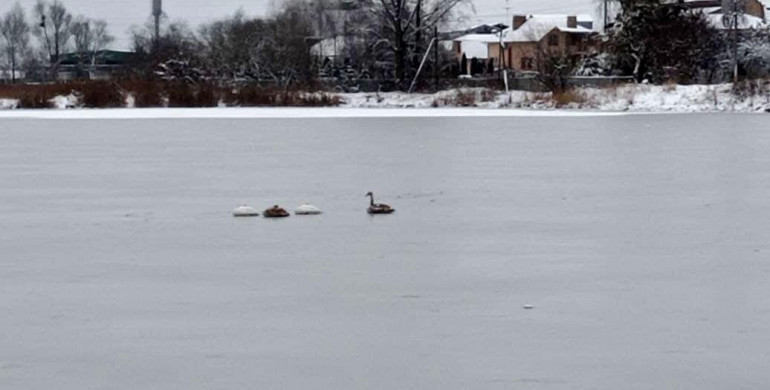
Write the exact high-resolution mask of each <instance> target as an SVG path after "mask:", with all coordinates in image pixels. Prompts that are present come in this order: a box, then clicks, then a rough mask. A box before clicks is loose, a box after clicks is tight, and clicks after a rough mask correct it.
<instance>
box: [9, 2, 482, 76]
mask: <svg viewBox="0 0 770 390" xmlns="http://www.w3.org/2000/svg"><path fill="white" fill-rule="evenodd" d="M465 1H468V0H309V1H308V0H287V1H285V2H284V3H283V4H282V5H281V6H280V8H278V9H277V10H276V11H274V12H272V13H271V14H269V15H268V16H264V17H250V16H246V15H245V14H244V13H243V12H241V11H237V12H235V13H234V14H233V15H232V16H229V17H225V18H222V19H219V20H215V21H213V22H210V23H207V24H204V25H202V26H198V27H197V28H191V27H190V26H189V25H187V24H186V23H185V22H184V21H172V20H169V19H168V18H166V17H165V15H164V18H163V23H162V27H161V29H160V35H159V36H158V37H156V36H155V28H154V25H153V24H152V23H151V22H150V21H148V22H147V23H146V24H145V25H141V26H135V27H133V28H132V29H131V31H130V41H131V44H132V51H133V52H134V53H135V55H134V56H133V58H134V60H133V62H132V64H131V76H132V77H140V78H152V77H159V78H162V79H167V80H188V81H190V82H195V81H198V80H208V81H211V80H217V81H222V82H229V81H244V82H245V81H260V80H269V81H271V82H273V83H276V84H292V83H309V82H312V81H313V80H314V79H316V78H318V77H319V75H321V76H328V77H338V78H345V77H350V78H377V79H389V80H394V82H395V84H396V85H398V86H403V85H404V84H406V83H407V82H408V80H410V78H411V77H412V76H414V74H415V72H416V69H417V67H418V65H419V62H420V58H421V56H422V55H423V54H424V52H425V51H426V50H427V48H428V46H429V45H430V42H431V40H432V39H433V38H434V32H435V31H436V30H437V28H438V27H439V26H442V27H443V26H445V25H448V22H449V20H450V18H452V17H453V16H454V15H455V14H454V10H455V9H456V7H457V6H458V5H460V4H462V3H463V2H465ZM0 31H2V43H0V47H1V48H2V49H3V50H2V52H3V57H2V60H3V62H4V63H6V65H7V67H8V68H9V69H10V70H11V73H12V74H13V75H15V71H17V70H24V71H26V73H27V74H28V75H29V74H41V73H42V74H44V76H47V77H48V78H49V79H50V78H52V77H54V76H55V74H54V73H55V71H56V70H57V66H58V64H59V63H60V61H61V58H62V54H63V53H69V52H73V51H74V52H76V53H77V54H78V56H82V57H83V61H82V62H83V63H84V64H89V63H91V64H93V63H94V62H95V56H96V53H97V52H98V51H99V50H102V49H105V48H107V47H108V46H109V44H110V43H111V42H113V41H114V37H112V36H110V35H109V34H108V32H107V23H106V22H105V21H103V20H97V19H90V18H87V17H85V16H73V15H72V14H71V13H70V12H69V11H68V10H67V8H66V6H65V4H64V3H63V2H62V1H61V0H52V1H50V0H38V2H37V3H36V5H35V6H34V8H33V10H32V15H31V16H28V15H27V13H26V12H25V10H24V9H23V8H22V7H21V6H20V5H19V4H18V3H16V4H14V6H13V7H12V8H11V10H10V11H8V12H7V13H6V14H5V15H4V16H3V18H2V22H1V24H0ZM33 38H34V39H33ZM330 41H331V42H333V45H334V46H335V50H334V52H333V53H318V52H313V50H311V48H312V47H313V45H317V46H318V47H320V48H323V47H326V46H329V45H330V44H329V42H330ZM442 55H444V56H447V55H448V54H447V53H443V52H442ZM431 66H432V65H431ZM429 67H430V66H429ZM428 71H430V69H429V70H428ZM46 72H47V73H46Z"/></svg>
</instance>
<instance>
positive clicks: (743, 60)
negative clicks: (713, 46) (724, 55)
mask: <svg viewBox="0 0 770 390" xmlns="http://www.w3.org/2000/svg"><path fill="white" fill-rule="evenodd" d="M738 63H739V65H740V67H741V68H743V70H744V72H745V74H746V76H747V77H749V78H759V77H767V76H769V75H770V28H764V29H759V30H754V31H751V33H749V34H748V35H746V36H744V37H743V39H742V40H741V42H740V43H739V44H738Z"/></svg>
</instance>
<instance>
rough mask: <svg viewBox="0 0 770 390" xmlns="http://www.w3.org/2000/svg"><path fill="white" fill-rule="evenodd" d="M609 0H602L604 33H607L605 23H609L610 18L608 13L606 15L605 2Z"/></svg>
mask: <svg viewBox="0 0 770 390" xmlns="http://www.w3.org/2000/svg"><path fill="white" fill-rule="evenodd" d="M609 1H610V0H604V33H605V34H606V33H607V25H608V24H610V18H609V15H607V8H608V6H607V3H609Z"/></svg>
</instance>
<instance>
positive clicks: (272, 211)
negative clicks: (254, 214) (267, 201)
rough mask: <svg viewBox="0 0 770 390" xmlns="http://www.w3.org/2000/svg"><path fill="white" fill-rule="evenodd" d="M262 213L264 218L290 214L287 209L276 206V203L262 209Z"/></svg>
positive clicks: (281, 216)
mask: <svg viewBox="0 0 770 390" xmlns="http://www.w3.org/2000/svg"><path fill="white" fill-rule="evenodd" d="M262 215H264V216H265V218H283V217H288V216H289V215H290V214H289V212H288V211H286V210H284V209H283V208H282V207H278V205H275V206H273V207H271V208H269V209H267V210H265V211H263V212H262Z"/></svg>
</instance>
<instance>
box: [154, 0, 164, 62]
mask: <svg viewBox="0 0 770 390" xmlns="http://www.w3.org/2000/svg"><path fill="white" fill-rule="evenodd" d="M161 1H162V0H152V16H153V17H154V18H155V42H154V44H153V46H154V49H155V52H157V51H158V48H159V46H160V17H161V15H163V5H162V4H161Z"/></svg>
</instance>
